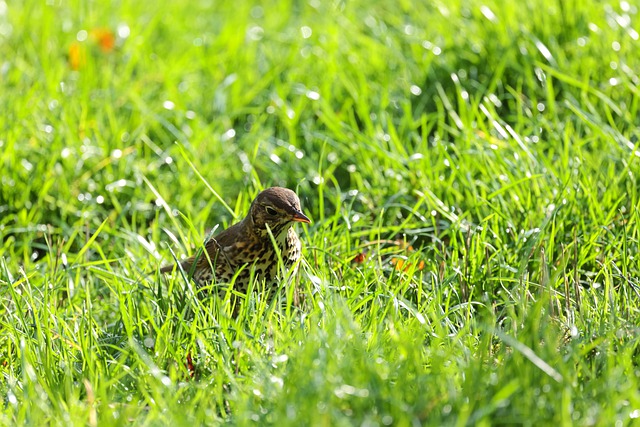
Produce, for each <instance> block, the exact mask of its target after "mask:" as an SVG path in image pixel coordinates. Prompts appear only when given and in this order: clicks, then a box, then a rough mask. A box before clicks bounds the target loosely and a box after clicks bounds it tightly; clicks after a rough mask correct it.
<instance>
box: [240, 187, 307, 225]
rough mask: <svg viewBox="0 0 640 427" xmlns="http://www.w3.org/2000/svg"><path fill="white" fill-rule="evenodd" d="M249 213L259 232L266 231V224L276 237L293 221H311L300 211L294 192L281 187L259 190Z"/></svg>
mask: <svg viewBox="0 0 640 427" xmlns="http://www.w3.org/2000/svg"><path fill="white" fill-rule="evenodd" d="M250 215H251V219H252V222H253V225H254V227H255V228H256V229H258V230H259V232H261V233H266V232H267V225H268V226H269V229H270V230H271V233H273V235H274V236H276V237H277V236H279V235H280V233H282V231H286V230H288V229H289V227H290V226H291V224H292V223H294V222H306V223H307V224H308V223H310V222H311V221H310V220H309V218H307V216H306V215H305V214H303V213H302V210H301V208H300V199H298V196H297V195H296V193H294V192H293V191H291V190H289V189H288V188H282V187H271V188H267V189H266V190H264V191H262V192H260V194H258V196H257V197H256V198H255V200H254V201H253V203H252V204H251V210H250Z"/></svg>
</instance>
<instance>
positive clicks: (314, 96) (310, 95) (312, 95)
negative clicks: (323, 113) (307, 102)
mask: <svg viewBox="0 0 640 427" xmlns="http://www.w3.org/2000/svg"><path fill="white" fill-rule="evenodd" d="M306 95H307V98H309V99H311V100H312V101H317V100H319V99H320V94H319V93H318V92H315V91H313V90H310V91H307V94H306Z"/></svg>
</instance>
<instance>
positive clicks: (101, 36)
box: [91, 28, 116, 53]
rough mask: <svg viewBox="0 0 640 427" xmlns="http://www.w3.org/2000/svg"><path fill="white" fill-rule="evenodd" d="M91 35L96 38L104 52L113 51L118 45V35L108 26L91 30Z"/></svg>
mask: <svg viewBox="0 0 640 427" xmlns="http://www.w3.org/2000/svg"><path fill="white" fill-rule="evenodd" d="M91 36H92V37H93V38H94V39H95V40H96V42H97V43H98V46H100V50H102V51H103V52H104V53H109V52H113V49H114V48H115V47H116V36H115V34H113V31H111V30H110V29H108V28H94V29H93V30H91Z"/></svg>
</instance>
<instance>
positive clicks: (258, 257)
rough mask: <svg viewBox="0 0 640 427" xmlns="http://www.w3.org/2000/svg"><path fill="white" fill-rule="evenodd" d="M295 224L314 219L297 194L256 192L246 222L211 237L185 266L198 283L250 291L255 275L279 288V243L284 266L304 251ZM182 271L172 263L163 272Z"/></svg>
mask: <svg viewBox="0 0 640 427" xmlns="http://www.w3.org/2000/svg"><path fill="white" fill-rule="evenodd" d="M296 222H301V223H306V224H309V223H311V220H310V219H309V218H308V217H307V216H306V215H305V214H304V213H302V209H301V208H300V199H299V198H298V195H297V194H296V193H295V192H294V191H292V190H290V189H288V188H283V187H270V188H267V189H265V190H263V191H261V192H260V193H259V194H258V195H257V196H256V198H255V199H254V200H253V202H252V203H251V207H250V208H249V212H248V213H247V215H246V216H245V217H244V219H242V221H240V222H238V223H236V224H234V225H232V226H231V227H229V228H227V229H226V230H224V231H221V232H220V233H218V234H217V235H215V236H213V237H212V238H210V239H209V240H208V241H207V242H206V243H205V245H204V250H203V251H201V253H200V254H196V255H194V256H192V257H190V258H187V259H185V260H183V261H181V262H180V263H179V264H180V267H181V268H182V270H183V271H184V272H185V273H186V274H187V275H189V277H192V278H193V280H194V281H195V283H196V285H198V287H206V286H210V285H214V284H215V285H217V284H223V283H226V284H231V283H233V288H234V290H236V291H239V292H242V293H246V292H247V290H248V287H249V283H250V281H251V277H252V276H253V277H254V281H260V280H264V283H265V285H266V286H268V287H269V288H274V287H277V285H278V282H279V279H282V278H283V277H282V274H281V271H280V267H279V265H278V264H279V263H278V259H279V258H278V255H277V252H276V249H275V248H274V241H275V243H276V245H277V247H278V252H280V258H281V259H282V262H283V264H284V267H285V268H286V269H287V270H289V269H290V268H291V267H292V266H295V267H296V268H297V262H298V260H299V259H300V257H301V254H302V252H301V243H300V239H299V237H298V234H297V233H296V231H295V230H294V228H293V225H294V223H296ZM272 237H273V240H272ZM178 269H179V268H178V265H177V264H174V265H167V266H165V267H162V268H161V269H160V273H171V272H173V271H176V270H178ZM224 292H225V289H224V288H220V289H219V290H218V293H219V294H223V293H224Z"/></svg>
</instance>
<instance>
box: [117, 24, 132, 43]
mask: <svg viewBox="0 0 640 427" xmlns="http://www.w3.org/2000/svg"><path fill="white" fill-rule="evenodd" d="M116 31H117V33H118V37H120V38H121V39H126V38H128V37H129V35H131V29H130V28H129V26H128V25H127V24H125V23H122V24H119V25H118V29H117V30H116Z"/></svg>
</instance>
